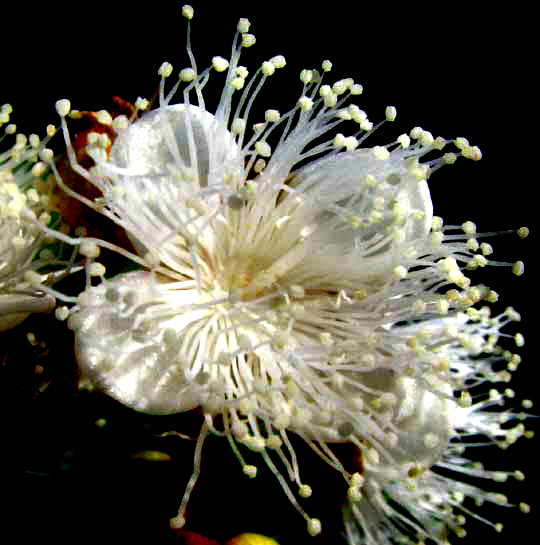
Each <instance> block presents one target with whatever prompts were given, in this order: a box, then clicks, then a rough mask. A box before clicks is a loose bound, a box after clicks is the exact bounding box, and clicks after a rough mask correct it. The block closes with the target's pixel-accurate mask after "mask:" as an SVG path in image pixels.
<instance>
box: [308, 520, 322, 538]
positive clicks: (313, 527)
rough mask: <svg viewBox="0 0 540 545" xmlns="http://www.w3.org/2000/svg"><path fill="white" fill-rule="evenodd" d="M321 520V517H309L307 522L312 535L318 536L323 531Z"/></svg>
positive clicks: (309, 532)
mask: <svg viewBox="0 0 540 545" xmlns="http://www.w3.org/2000/svg"><path fill="white" fill-rule="evenodd" d="M321 530H322V527H321V521H320V520H319V519H309V520H308V524H307V531H308V534H309V535H310V536H317V535H319V534H320V533H321Z"/></svg>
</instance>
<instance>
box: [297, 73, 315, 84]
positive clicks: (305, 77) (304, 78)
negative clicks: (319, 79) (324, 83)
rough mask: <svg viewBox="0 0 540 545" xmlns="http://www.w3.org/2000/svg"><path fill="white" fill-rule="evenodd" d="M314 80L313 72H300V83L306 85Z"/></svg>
mask: <svg viewBox="0 0 540 545" xmlns="http://www.w3.org/2000/svg"><path fill="white" fill-rule="evenodd" d="M312 80H313V70H305V69H304V70H302V71H301V72H300V81H301V82H302V83H304V84H307V83H311V81H312Z"/></svg>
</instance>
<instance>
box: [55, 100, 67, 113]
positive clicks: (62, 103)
mask: <svg viewBox="0 0 540 545" xmlns="http://www.w3.org/2000/svg"><path fill="white" fill-rule="evenodd" d="M55 106H56V111H57V112H58V115H59V116H60V117H66V115H67V114H69V111H70V110H71V103H70V102H69V100H67V99H65V98H64V99H62V100H58V101H57V102H56V104H55Z"/></svg>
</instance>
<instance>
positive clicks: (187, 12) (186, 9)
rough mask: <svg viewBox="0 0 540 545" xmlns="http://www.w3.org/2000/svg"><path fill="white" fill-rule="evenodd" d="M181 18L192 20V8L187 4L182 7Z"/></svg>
mask: <svg viewBox="0 0 540 545" xmlns="http://www.w3.org/2000/svg"><path fill="white" fill-rule="evenodd" d="M182 16H183V17H185V18H186V19H192V18H193V8H192V7H191V6H190V5H189V4H186V5H185V6H183V7H182Z"/></svg>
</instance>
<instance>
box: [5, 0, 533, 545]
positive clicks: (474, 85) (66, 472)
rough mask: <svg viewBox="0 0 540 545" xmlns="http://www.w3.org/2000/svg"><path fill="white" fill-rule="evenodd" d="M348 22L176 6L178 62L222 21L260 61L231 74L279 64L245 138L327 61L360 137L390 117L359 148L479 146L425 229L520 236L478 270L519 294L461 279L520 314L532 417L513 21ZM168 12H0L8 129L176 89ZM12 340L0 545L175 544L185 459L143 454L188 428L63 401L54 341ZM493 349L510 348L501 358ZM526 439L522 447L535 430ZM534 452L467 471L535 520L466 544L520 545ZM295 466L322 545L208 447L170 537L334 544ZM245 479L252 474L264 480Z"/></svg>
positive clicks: (65, 377) (63, 342)
mask: <svg viewBox="0 0 540 545" xmlns="http://www.w3.org/2000/svg"><path fill="white" fill-rule="evenodd" d="M352 4H353V5H354V7H349V5H348V4H345V3H339V2H335V3H328V4H327V6H326V7H324V8H322V9H321V8H318V7H315V4H314V3H304V2H296V3H294V5H293V3H292V2H289V3H279V2H272V3H266V4H265V6H264V7H263V8H260V7H256V6H255V5H254V4H253V3H251V4H247V5H246V6H241V3H236V2H234V3H233V2H231V3H228V4H226V5H221V4H220V6H218V7H215V6H214V2H200V3H199V4H193V5H194V7H195V10H196V12H195V18H194V19H193V21H192V25H193V26H192V28H193V31H192V45H193V51H194V54H195V57H196V59H197V62H198V65H199V68H202V67H206V66H208V64H209V63H210V60H211V58H212V56H214V55H221V56H223V57H226V58H228V56H229V54H230V46H231V43H232V38H233V35H234V32H235V28H236V23H237V20H238V18H239V17H247V18H249V19H250V21H251V23H252V27H251V30H250V31H251V32H253V33H254V34H255V36H256V37H257V44H256V45H255V46H254V47H252V48H250V49H249V50H245V51H244V53H243V56H242V62H241V64H244V65H245V66H246V67H247V68H248V69H249V70H250V72H251V73H253V72H254V71H255V70H256V68H257V67H258V66H259V65H260V63H261V62H262V61H264V60H267V59H269V58H270V57H272V56H274V55H277V54H283V55H284V56H285V57H286V59H287V62H288V64H287V66H286V68H285V69H282V70H280V71H277V72H276V74H275V75H274V76H273V77H272V78H270V79H269V81H268V82H267V84H266V85H265V88H264V89H263V92H261V94H260V96H259V97H258V99H257V102H256V106H255V110H254V114H255V115H254V116H253V117H252V118H251V121H252V122H255V121H259V120H261V119H262V116H263V113H264V111H265V110H266V109H268V108H276V109H279V110H280V111H282V113H284V112H286V111H287V110H288V109H289V108H290V107H292V105H293V104H294V102H295V101H296V100H297V98H298V96H299V95H300V92H301V83H300V81H299V79H298V74H299V72H300V70H301V69H302V68H319V67H320V63H321V62H322V61H323V60H324V59H326V58H328V59H330V60H331V61H332V62H333V65H334V68H333V70H332V72H331V73H330V77H329V80H330V82H332V81H334V80H336V79H340V78H343V77H353V78H354V79H355V81H356V82H358V83H361V84H362V85H363V86H364V94H363V95H362V96H360V97H357V99H356V100H355V102H356V103H357V104H358V105H359V106H360V108H362V109H364V110H365V111H366V112H367V113H368V115H369V118H370V120H372V121H374V122H376V121H378V120H379V119H382V118H383V117H384V109H385V107H386V106H387V105H394V106H396V107H397V109H398V117H397V120H396V122H395V123H394V124H393V125H392V124H387V125H385V126H384V127H383V128H381V129H380V131H378V132H377V133H375V134H374V135H373V136H372V137H370V139H369V140H368V141H367V142H366V145H377V144H386V143H388V142H390V141H393V140H394V139H395V137H396V136H398V135H399V134H401V133H403V132H408V131H409V130H410V129H411V128H412V127H414V126H417V125H418V126H421V127H423V128H424V129H426V130H429V131H431V132H432V133H433V134H434V136H438V135H441V136H444V137H446V138H452V137H455V136H465V137H467V138H468V139H469V140H470V142H471V143H472V144H475V145H478V146H479V147H480V148H481V150H482V152H483V159H482V160H481V161H480V162H477V163H473V162H471V161H465V160H459V161H458V162H457V164H456V165H454V166H451V167H445V168H443V169H441V170H440V171H438V172H437V173H436V174H435V175H434V176H433V177H432V179H431V180H430V189H431V191H432V197H433V202H434V206H435V213H436V214H437V215H441V216H443V217H444V219H445V222H446V223H452V224H461V223H462V222H463V221H466V220H473V221H475V222H476V224H477V226H478V229H479V231H491V230H497V229H513V228H518V227H520V226H522V225H528V226H529V227H530V228H531V231H532V232H531V235H530V236H529V238H528V239H526V240H523V241H521V240H519V239H518V237H517V236H516V235H504V236H501V237H497V238H495V239H492V240H490V241H489V242H491V243H492V244H493V246H494V248H495V254H494V256H493V258H494V259H500V260H501V261H510V262H513V261H516V260H518V259H522V260H523V261H525V269H526V272H525V275H524V276H522V277H520V278H517V277H515V276H514V275H513V274H512V273H511V272H510V270H509V269H508V268H491V269H486V270H483V271H481V274H478V275H477V276H476V277H477V278H480V279H481V281H482V282H484V283H488V284H490V285H491V286H492V287H493V289H495V290H496V291H497V292H499V293H500V304H498V305H497V306H496V308H498V309H499V310H503V309H504V308H505V307H506V306H508V305H512V306H515V307H516V308H517V309H518V310H519V311H520V312H521V313H522V316H523V322H522V323H521V324H520V326H519V328H518V329H514V330H512V329H510V331H511V333H512V334H513V333H514V332H515V331H516V330H518V331H521V332H522V333H523V334H524V335H525V338H526V345H525V347H524V348H523V349H522V350H521V354H522V356H523V364H522V366H521V367H520V369H519V370H518V372H517V373H516V378H515V379H514V380H513V381H512V383H510V385H509V386H510V387H512V388H514V390H515V391H516V400H515V401H516V405H517V404H518V403H519V401H520V400H521V399H523V398H530V399H533V400H534V399H535V398H538V396H537V394H536V392H537V382H536V373H537V372H536V369H535V365H536V357H537V356H536V353H534V349H535V348H536V347H535V341H536V339H535V333H536V327H535V326H536V325H537V317H536V315H535V313H534V311H535V310H536V305H535V303H536V293H537V289H536V285H535V284H534V281H535V277H536V274H535V270H534V267H535V265H536V263H535V261H536V253H535V252H534V251H533V249H536V247H537V237H538V234H537V233H538V230H537V229H535V227H536V224H537V201H536V187H535V186H536V184H537V178H538V174H537V166H536V164H535V158H536V155H537V153H536V146H535V143H534V141H533V139H532V138H531V136H532V134H529V133H532V131H531V129H530V127H531V125H532V124H533V123H534V122H535V120H536V114H535V110H534V108H535V106H534V104H535V103H534V101H533V99H532V94H533V91H534V89H533V87H532V86H533V84H532V77H531V66H532V62H533V57H532V52H531V44H532V34H531V33H530V32H529V31H528V29H527V24H528V18H529V17H530V14H527V13H523V12H519V11H517V10H512V9H508V8H507V9H506V10H505V11H498V10H497V9H496V8H492V9H490V10H483V9H480V8H474V7H473V8H471V7H467V8H465V7H464V6H460V5H456V4H448V5H442V4H440V3H437V4H436V5H435V6H431V7H426V8H422V7H421V6H420V5H417V4H415V7H413V8H410V7H404V6H403V7H402V11H396V10H395V9H394V8H392V7H390V6H389V5H388V4H382V3H381V4H380V6H379V7H377V6H370V9H369V11H366V9H365V7H364V6H363V5H362V4H363V3H356V2H355V3H352ZM3 9H4V8H3ZM180 9H181V2H180V3H176V2H159V3H147V4H146V5H143V6H141V7H135V6H134V4H133V3H127V2H125V3H124V2H116V3H114V5H112V6H111V5H109V4H108V3H105V2H93V3H92V6H91V7H90V6H89V7H86V8H82V7H78V6H77V5H76V4H71V6H70V7H65V8H62V7H60V6H58V7H50V5H47V6H46V7H45V6H44V5H42V6H41V7H33V8H31V9H30V8H27V7H23V6H22V5H21V6H14V7H10V8H9V9H6V11H4V15H3V46H2V47H3V49H2V51H3V55H2V64H1V69H2V80H1V81H2V85H1V86H0V103H4V102H9V103H11V104H12V105H13V107H14V113H13V116H12V121H13V122H15V123H17V125H18V127H19V129H20V130H21V131H22V132H26V133H30V132H37V133H38V134H40V135H43V134H44V130H45V126H46V125H47V124H48V123H53V124H56V123H57V116H56V113H55V110H54V102H55V101H56V100H58V99H60V98H69V99H70V100H71V103H72V106H73V108H77V109H80V110H99V109H101V108H102V107H103V106H102V105H103V104H104V102H105V101H106V99H107V98H108V97H109V96H111V95H118V96H120V97H122V98H124V99H126V100H130V101H134V100H135V99H136V98H137V96H139V95H140V96H146V97H150V96H151V95H152V94H153V92H154V91H155V90H156V88H157V85H158V81H159V79H158V76H157V70H158V68H159V66H160V64H161V63H162V62H163V61H169V62H171V63H172V64H173V66H174V67H175V72H174V73H176V72H177V69H180V68H182V67H185V66H188V60H187V56H186V54H185V50H184V44H185V26H186V25H185V20H184V19H183V18H182V17H181V14H180ZM460 10H461V11H460ZM220 78H221V79H220ZM223 79H224V77H223V75H217V74H212V77H211V79H210V82H209V85H208V87H207V89H208V91H209V94H208V96H210V97H212V96H215V97H216V98H217V97H218V96H219V92H220V91H221V82H222V81H223ZM212 93H215V94H214V95H212ZM205 96H206V91H205ZM210 104H211V101H210ZM210 104H209V105H208V107H209V108H210ZM257 113H258V116H257ZM340 130H341V127H340ZM344 130H346V125H345V126H344ZM533 146H534V148H533ZM25 327H26V329H19V330H16V331H15V330H14V331H12V332H9V333H7V334H4V335H3V336H2V337H1V338H0V340H1V343H2V351H4V350H6V348H5V347H7V346H9V347H12V346H15V347H17V346H18V347H19V350H20V351H22V352H16V353H17V354H21V355H18V356H17V357H16V358H15V357H14V356H12V358H11V360H10V361H16V362H18V363H17V364H16V365H17V366H16V367H15V371H13V369H14V367H13V364H10V366H9V367H6V365H4V366H3V367H4V369H3V371H5V369H6V368H8V369H9V371H8V373H7V374H6V373H3V378H2V381H3V383H2V389H1V391H2V402H3V405H4V408H3V409H2V417H1V426H2V428H3V429H4V433H3V436H2V447H1V449H2V455H3V456H4V457H5V463H4V464H3V465H2V470H3V471H2V473H3V474H2V478H3V479H4V481H5V483H6V486H5V487H4V492H3V496H4V500H6V501H7V503H8V509H7V510H4V511H3V512H0V518H3V519H4V524H3V525H2V526H0V528H3V530H2V529H0V532H2V531H6V532H7V528H8V527H9V528H11V527H13V528H15V529H16V531H17V534H16V536H17V538H16V539H13V538H6V539H7V540H6V542H8V543H9V542H13V543H19V542H27V541H29V539H30V537H39V538H43V539H45V538H51V537H52V538H55V539H56V540H57V541H59V542H64V541H67V540H70V541H72V542H79V541H83V540H86V539H87V538H88V537H93V538H100V539H103V540H105V541H109V542H111V541H114V542H124V541H125V542H127V541H131V542H133V543H138V542H141V543H142V542H146V537H148V536H149V537H151V538H152V542H153V543H156V544H160V543H169V542H171V543H172V542H174V536H173V534H172V533H171V532H170V531H169V530H168V528H167V525H168V519H169V518H170V517H171V516H173V515H174V514H175V508H176V506H177V505H178V504H179V501H180V499H181V497H182V494H183V490H184V486H185V483H186V482H187V479H188V478H189V475H190V472H191V460H192V448H193V443H189V442H186V441H182V440H181V439H179V438H176V437H168V438H161V439H160V438H155V437H154V435H156V434H159V433H160V432H163V431H167V430H174V429H176V430H178V431H181V432H184V433H193V434H195V435H196V433H197V432H196V428H197V423H198V419H197V417H195V416H193V417H192V416H189V415H188V416H187V418H186V417H185V416H183V417H182V416H181V417H148V416H144V415H140V414H137V413H134V412H132V411H129V410H128V409H125V408H124V407H121V406H119V405H118V404H117V403H115V402H114V401H112V400H110V399H108V398H106V397H104V396H102V395H100V394H96V393H94V394H89V393H85V392H83V393H81V394H78V395H77V394H76V389H75V387H74V381H75V379H76V376H75V373H76V371H75V370H74V367H72V359H73V358H72V352H71V344H70V343H71V342H72V341H71V339H70V336H69V333H66V331H65V329H64V328H63V326H62V324H60V327H59V325H58V324H56V323H51V322H50V321H47V320H43V318H42V317H33V318H32V319H31V321H30V322H28V323H27V324H26V325H25ZM28 329H30V330H33V331H35V332H36V334H37V333H38V332H39V334H40V335H42V337H43V338H44V339H45V340H47V342H48V343H49V348H50V352H49V353H48V354H47V355H46V356H44V357H46V358H47V359H46V360H42V361H46V362H47V365H46V366H45V369H46V373H49V374H50V377H51V383H50V386H49V387H48V388H47V389H46V390H44V392H43V393H40V394H39V395H37V394H36V392H35V388H37V384H38V383H39V381H37V382H36V379H35V377H32V376H31V372H30V371H29V369H30V370H31V369H33V365H30V364H29V362H30V361H31V358H32V357H34V356H32V355H30V354H27V353H26V352H24V350H25V349H23V348H20V347H22V346H23V345H25V343H24V334H25V333H26V331H27V330H28ZM507 346H509V347H510V348H511V346H512V340H511V339H508V345H507ZM13 350H15V349H14V348H13ZM5 361H7V360H5ZM34 382H35V383H34ZM535 410H538V409H533V410H532V412H534V411H535ZM100 418H106V419H107V426H106V427H105V428H103V429H100V428H98V427H96V426H95V422H96V421H97V420H98V419H100ZM526 424H527V427H528V428H530V429H535V428H537V427H538V426H537V421H535V420H531V421H529V422H528V423H526ZM538 447H539V442H538V439H537V438H534V439H529V440H525V439H521V440H520V441H519V442H518V443H517V444H516V445H514V446H513V447H512V448H510V449H509V450H508V451H500V450H499V449H496V448H486V449H479V450H477V451H473V452H472V455H475V458H476V459H481V460H482V461H483V462H484V464H485V466H486V467H487V468H490V469H507V470H514V469H521V470H522V471H523V472H524V473H525V474H526V475H527V479H526V480H525V481H524V482H523V483H516V482H515V481H513V482H512V480H510V481H509V482H508V483H506V484H499V485H496V486H495V485H493V486H492V485H491V483H487V487H490V486H491V489H492V490H496V491H499V490H500V491H502V492H504V493H506V494H507V495H508V496H509V500H510V501H511V502H514V501H515V502H516V503H518V502H519V501H525V502H527V503H529V504H530V505H531V508H532V512H531V514H529V515H524V514H521V513H520V512H519V510H517V509H503V508H492V507H490V506H484V507H483V508H481V509H479V510H478V512H479V513H480V514H481V515H482V516H485V517H487V518H489V519H490V520H493V521H495V522H497V521H501V522H503V523H504V525H505V527H506V531H505V532H503V533H502V534H497V533H495V532H494V531H493V530H492V529H490V528H488V527H487V526H484V525H481V524H480V523H477V522H475V521H473V520H469V522H468V523H467V525H466V528H467V530H468V532H469V533H468V536H467V537H466V538H465V539H463V540H462V542H463V543H477V542H478V541H479V540H483V539H484V538H485V539H489V541H490V543H492V544H497V543H503V542H505V543H506V542H507V541H508V539H510V538H512V537H513V536H515V535H516V533H517V532H520V533H522V534H525V535H527V534H528V535H529V536H531V538H530V539H531V540H533V541H534V538H532V536H533V535H534V532H535V525H534V520H535V517H536V511H537V509H538V508H539V507H540V503H539V502H538V499H537V496H536V494H535V492H536V486H535V485H536V478H537V475H538V471H537V468H536V464H535V462H536V459H537V457H538V452H539V451H538ZM297 448H298V455H299V459H300V464H301V465H300V467H301V470H302V471H303V474H305V480H306V482H308V483H309V484H311V486H312V488H313V490H314V495H313V498H312V500H310V501H304V502H303V505H304V506H305V507H306V509H307V511H308V513H310V515H311V516H317V517H319V518H320V519H321V520H322V522H323V534H322V535H321V536H320V537H318V538H316V539H313V538H309V536H307V534H306V533H305V531H304V522H303V520H302V519H301V517H300V516H299V515H298V514H297V513H296V511H295V510H294V509H293V508H292V507H291V506H290V505H289V504H288V501H287V499H286V498H285V496H284V494H283V492H282V491H281V489H280V487H279V484H278V482H277V481H276V480H275V479H274V478H273V477H272V475H264V474H263V475H260V476H258V477H257V479H254V480H249V479H247V477H245V476H243V475H242V473H241V469H240V466H239V464H237V462H236V460H235V458H234V456H233V454H232V452H231V451H230V449H229V447H228V445H227V444H226V441H225V440H221V439H217V438H213V437H211V438H209V439H208V440H207V444H206V445H205V448H204V450H203V459H202V473H201V477H200V481H199V483H198V484H197V486H196V489H195V492H194V495H193V497H192V500H191V502H190V506H189V513H188V514H189V522H188V526H187V528H190V529H192V530H194V531H197V532H200V533H202V534H205V535H207V536H209V537H213V538H215V539H219V540H223V541H224V540H226V539H228V538H230V537H232V536H233V535H235V534H237V533H240V532H242V531H253V532H260V533H264V534H267V535H273V536H277V537H278V541H279V543H280V545H288V544H292V543H310V542H313V543H319V544H323V543H324V544H326V543H336V544H337V543H341V541H340V538H339V532H340V522H339V508H338V505H339V498H340V497H341V494H342V492H343V491H342V490H341V488H340V487H339V485H336V486H335V487H334V486H331V484H330V483H332V482H333V481H336V479H335V477H337V475H334V474H333V472H332V470H330V469H329V468H326V467H325V466H324V464H323V463H322V462H319V460H318V459H317V458H316V456H315V455H312V453H311V452H310V451H309V449H307V448H305V447H304V446H303V445H302V444H301V443H300V444H299V445H298V447H297ZM149 449H156V450H160V451H163V452H166V453H168V454H169V455H170V456H171V457H172V460H171V461H169V462H160V463H158V462H154V463H152V462H148V461H143V460H140V459H134V458H133V455H134V454H135V453H137V452H139V451H142V450H149ZM254 461H255V463H258V465H259V468H260V470H262V468H263V462H262V460H261V461H260V462H259V461H258V459H257V457H255V459H254ZM261 473H264V472H262V471H261ZM6 536H7V534H6ZM10 539H11V540H12V541H10ZM458 541H459V540H458V538H453V539H452V542H454V543H455V542H458Z"/></svg>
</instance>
